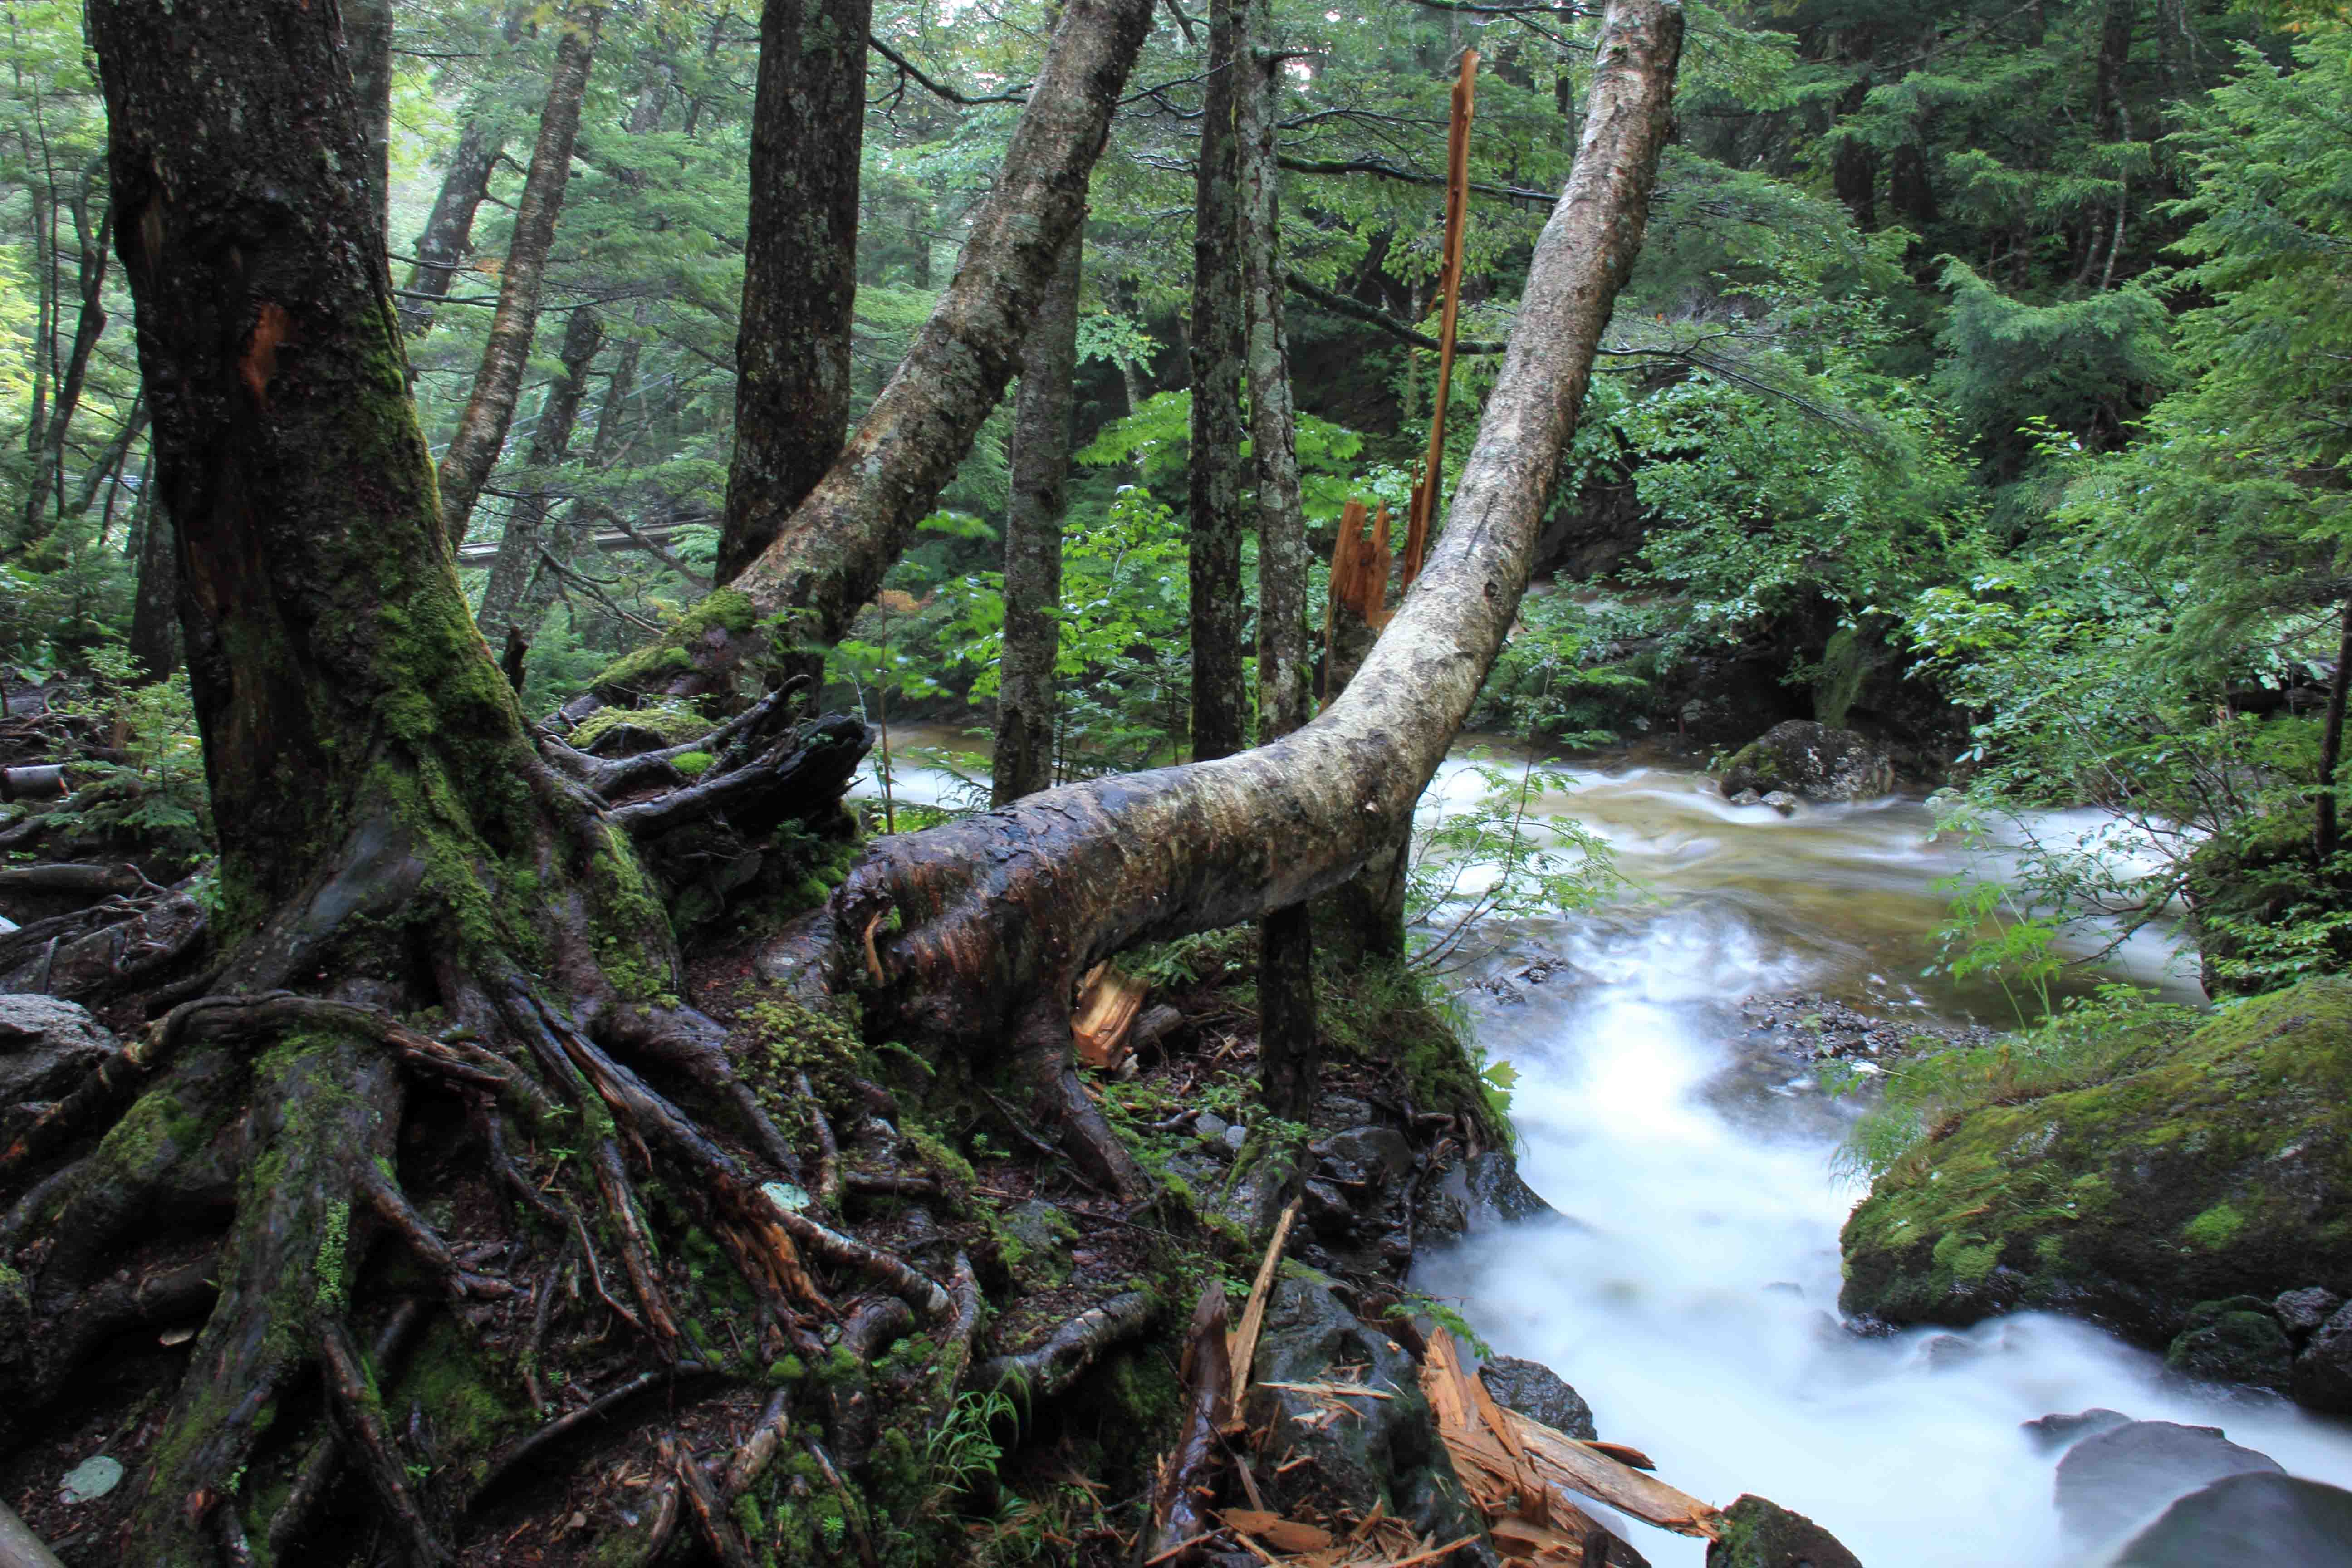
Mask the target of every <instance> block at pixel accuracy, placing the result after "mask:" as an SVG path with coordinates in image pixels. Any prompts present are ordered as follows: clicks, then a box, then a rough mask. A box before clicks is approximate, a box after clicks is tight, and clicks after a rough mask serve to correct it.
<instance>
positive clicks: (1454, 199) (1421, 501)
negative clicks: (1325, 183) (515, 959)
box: [1404, 49, 1478, 588]
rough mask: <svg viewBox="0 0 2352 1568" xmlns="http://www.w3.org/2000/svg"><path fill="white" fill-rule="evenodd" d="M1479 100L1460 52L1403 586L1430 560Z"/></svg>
mask: <svg viewBox="0 0 2352 1568" xmlns="http://www.w3.org/2000/svg"><path fill="white" fill-rule="evenodd" d="M1477 96H1478V51H1477V50H1475V49H1465V50H1463V51H1462V74H1461V75H1460V76H1459V77H1458V78H1456V79H1455V80H1454V114H1453V121H1452V124H1451V126H1450V127H1449V128H1448V131H1447V134H1446V147H1445V165H1446V167H1445V261H1444V271H1443V272H1442V273H1441V274H1440V275H1439V278H1438V292H1439V294H1440V296H1441V297H1442V298H1443V299H1444V302H1445V303H1444V315H1443V316H1441V317H1440V318H1439V324H1438V329H1437V343H1438V348H1437V401H1436V403H1435V404H1434V405H1433V406H1432V407H1431V409H1430V414H1429V456H1428V457H1427V458H1424V459H1423V462H1422V469H1421V482H1420V483H1419V484H1417V485H1415V486H1413V487H1412V509H1411V510H1410V511H1409V512H1408V513H1407V514H1406V517H1405V530H1404V585H1405V586H1406V587H1407V588H1411V587H1412V580H1413V579H1414V578H1416V577H1418V576H1420V575H1421V564H1422V563H1423V561H1425V560H1427V559H1428V558H1429V524H1430V520H1431V517H1432V514H1433V513H1434V512H1435V511H1436V510H1437V492H1438V489H1439V488H1440V480H1441V479H1442V478H1443V470H1444V463H1445V403H1446V398H1447V396H1448V395H1449V394H1451V393H1452V391H1453V390H1454V327H1455V324H1456V322H1457V321H1459V320H1460V317H1461V314H1462V233H1463V229H1464V228H1465V226H1466V225H1467V224H1468V222H1469V216H1470V114H1471V110H1472V108H1473V106H1474V105H1475V102H1476V100H1477Z"/></svg>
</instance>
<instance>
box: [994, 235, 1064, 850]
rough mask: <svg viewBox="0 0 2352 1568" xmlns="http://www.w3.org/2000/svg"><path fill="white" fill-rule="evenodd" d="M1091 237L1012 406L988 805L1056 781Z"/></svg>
mask: <svg viewBox="0 0 2352 1568" xmlns="http://www.w3.org/2000/svg"><path fill="white" fill-rule="evenodd" d="M1085 251H1086V236H1085V232H1084V230H1083V229H1082V228H1081V229H1077V230H1073V231H1072V232H1071V235H1070V238H1069V241H1068V243H1067V244H1066V246H1064V247H1063V253H1062V265H1061V268H1060V269H1059V270H1058V271H1057V272H1056V273H1055V277H1054V283H1053V287H1052V288H1051V289H1048V290H1047V292H1046V295H1045V299H1044V300H1042V301H1040V302H1039V304H1038V307H1037V319H1036V321H1035V322H1034V324H1033V325H1032V326H1031V327H1030V329H1029V342H1028V345H1027V347H1026V348H1025V350H1024V353H1023V354H1022V359H1021V391H1020V395H1018V396H1017V397H1016V398H1015V399H1014V401H1013V496H1012V500H1011V501H1010V502H1009V503H1008V504H1007V506H1006V508H1005V516H1004V653H1003V658H1002V659H1001V660H1000V661H999V662H998V665H997V687H996V746H995V750H994V752H993V753H992V758H991V761H990V768H989V772H990V784H991V789H990V793H989V804H990V805H1011V804H1012V803H1013V801H1016V800H1019V799H1020V798H1021V797H1022V796H1023V795H1034V794H1036V793H1037V792H1038V791H1039V790H1041V789H1050V788H1052V787H1053V784H1054V702H1055V683H1054V658H1055V655H1056V654H1057V653H1058V652H1059V651H1060V649H1061V645H1062V625H1061V622H1060V621H1059V620H1058V619H1056V618H1055V617H1056V615H1057V613H1058V612H1059V611H1060V609H1061V607H1062V516H1063V513H1064V512H1065V511H1066V510H1067V508H1068V497H1067V494H1066V489H1067V486H1068V483H1069V478H1070V387H1071V382H1072V380H1073V379H1074V378H1075V377H1076V374H1077V368H1078V282H1079V279H1080V277H1081V275H1082V273H1083V272H1084V270H1085Z"/></svg>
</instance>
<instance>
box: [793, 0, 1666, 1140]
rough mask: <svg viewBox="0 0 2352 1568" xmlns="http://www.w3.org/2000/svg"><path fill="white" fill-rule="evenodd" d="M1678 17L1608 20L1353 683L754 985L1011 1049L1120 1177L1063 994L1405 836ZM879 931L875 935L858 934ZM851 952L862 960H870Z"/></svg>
mask: <svg viewBox="0 0 2352 1568" xmlns="http://www.w3.org/2000/svg"><path fill="white" fill-rule="evenodd" d="M1682 28H1683V14H1682V9H1681V7H1680V6H1678V5H1672V4H1668V3H1666V0H1612V4H1611V5H1610V6H1609V9H1608V15H1607V19H1606V21H1605V22H1604V24H1603V26H1602V31H1601V39H1600V45H1599V49H1598V53H1597V58H1596V61H1595V65H1594V72H1593V79H1592V89H1591V100H1590V105H1589V112H1588V113H1587V114H1586V116H1585V118H1584V135H1583V139H1582V142H1581V143H1580V148H1579V151H1578V154H1577V158H1576V163H1575V165H1574V169H1573V171H1572V172H1571V174H1570V177H1569V184H1568V189H1567V191H1566V193H1565V194H1564V195H1562V196H1561V198H1560V201H1559V205H1558V207H1557V208H1556V209H1555V210H1554V211H1553V213H1552V216H1551V219H1550V221H1549V223H1547V224H1546V225H1545V226H1544V231H1543V234H1542V237H1540V238H1539V239H1538V241H1537V244H1536V247H1535V251H1534V254H1533V257H1532V258H1531V260H1530V263H1529V266H1528V281H1527V287H1526V289H1525V291H1524V293H1523V294H1522V296H1521V299H1520V304H1519V310H1518V315H1517V321H1516V322H1515V323H1514V325H1513V327H1512V331H1511V342H1510V348H1509V351H1508V353H1507V354H1506V355H1505V356H1504V360H1503V365H1502V369H1501V372H1500V374H1499V375H1498V377H1497V379H1496V384H1495V386H1494V389H1493V391H1492V392H1491V393H1490V394H1489V395H1488V397H1487V400H1486V415H1485V418H1484V420H1483V422H1482V424H1481V426H1480V429H1479V435H1478V440H1477V442H1476V445H1475V447H1474V448H1473V451H1472V454H1471V457H1470V459H1469V461H1468V463H1467V464H1466V465H1465V468H1464V470H1463V473H1462V476H1461V479H1460V481H1459V483H1458V484H1457V485H1456V487H1455V489H1454V501H1453V506H1452V508H1451V510H1450V514H1449V515H1450V521H1449V523H1448V526H1447V527H1446V528H1445V530H1444V533H1443V534H1442V535H1440V537H1439V539H1438V542H1437V544H1436V546H1435V548H1434V549H1433V551H1432V552H1431V555H1430V558H1429V561H1428V563H1427V564H1426V566H1425V568H1424V569H1423V573H1422V575H1421V577H1420V578H1419V579H1418V581H1417V582H1416V584H1415V585H1414V589H1413V592H1412V595H1411V597H1409V598H1408V599H1407V600H1406V601H1405V603H1404V605H1403V606H1402V608H1401V609H1400V610H1399V611H1398V613H1397V615H1396V617H1395V618H1394V619H1393V620H1391V622H1390V623H1389V625H1388V627H1387V629H1386V630H1385V631H1384V632H1383V633H1382V634H1381V640H1380V642H1379V643H1378V645H1377V646H1375V647H1374V648H1373V650H1372V652H1371V655H1370V658H1368V659H1367V660H1366V661H1365V664H1364V667H1363V669H1362V670H1361V672H1360V674H1359V676H1358V678H1357V679H1356V680H1355V681H1353V682H1352V683H1351V684H1350V685H1349V688H1348V689H1347V690H1346V691H1345V692H1344V693H1342V694H1341V695H1340V697H1339V699H1338V700H1336V701H1334V702H1333V703H1332V704H1331V705H1330V706H1329V707H1328V708H1327V709H1325V710H1324V711H1323V712H1322V713H1321V714H1320V715H1319V716H1318V718H1317V719H1316V720H1315V721H1313V722H1312V723H1310V724H1308V725H1307V726H1306V728H1304V729H1302V730H1298V731H1295V732H1293V733H1292V734H1289V735H1287V736H1285V737H1284V738H1283V739H1281V740H1279V741H1276V742H1274V743H1273V744H1271V745H1268V746H1261V747H1259V748H1257V749H1256V750H1255V751H1251V752H1243V753H1241V754H1240V755H1237V756H1232V757H1226V758H1223V759H1221V760H1218V761H1215V762H1210V763H1193V764H1192V765H1190V766H1185V767H1176V768H1163V769H1159V770H1156V771H1154V772H1150V773H1134V774H1129V775H1126V776H1124V777H1119V778H1112V779H1101V780H1095V781H1090V782H1088V783H1085V784H1068V785H1065V786H1063V787H1062V788H1060V789H1055V790H1049V791H1047V792H1045V794H1043V795H1032V796H1028V797H1026V798H1024V799H1023V800H1021V801H1018V802H1016V803H1015V804H1014V805H1012V806H1010V807H1007V808H1006V809H1004V810H1002V811H997V812H992V813H989V814H987V815H985V816H973V817H967V818H964V819H962V820H961V821H958V822H954V823H950V824H948V825H946V826H941V827H936V828H932V829H929V830H928V831H926V832H923V833H918V834H911V835H907V836H905V837H898V838H893V839H889V840H886V841H884V842H883V843H881V844H878V845H877V846H876V847H874V848H873V849H872V850H871V851H869V852H868V854H867V856H866V858H865V860H864V861H862V862H861V863H860V864H859V865H858V866H857V867H856V868H855V869H854V870H853V871H852V872H851V873H850V875H849V877H848V879H846V880H845V883H844V884H843V886H842V887H841V889H839V890H838V891H837V892H836V893H835V896H834V897H833V899H832V900H830V902H829V903H828V904H827V905H826V907H825V909H824V910H822V911H819V912H818V913H817V914H815V915H814V916H812V917H811V918H810V919H809V921H807V922H806V923H804V924H803V926H802V927H800V928H799V929H797V930H796V931H793V932H791V933H789V934H788V935H787V936H786V937H785V938H783V939H782V940H780V941H779V942H776V943H775V944H774V945H773V946H772V948H771V949H770V950H769V951H768V952H766V953H765V954H764V955H763V957H762V959H761V971H762V973H766V974H767V975H769V976H770V977H772V979H775V980H777V981H780V982H783V983H786V984H793V985H795V986H797V987H799V988H801V989H802V991H803V994H807V993H811V992H816V993H821V992H822V991H824V990H825V989H829V988H835V987H846V986H849V985H851V984H857V981H856V976H858V975H860V974H864V975H867V976H872V975H874V974H876V973H879V974H880V975H881V976H883V977H885V979H886V982H887V983H886V984H885V985H884V986H880V987H875V988H870V989H868V990H867V991H866V1019H867V1021H868V1026H869V1027H878V1028H886V1029H890V1030H893V1031H896V1033H895V1035H894V1036H893V1037H896V1038H899V1039H904V1040H909V1041H921V1042H926V1043H929V1044H931V1045H933V1046H935V1047H938V1048H941V1049H947V1048H952V1047H958V1046H960V1047H962V1048H965V1049H968V1050H988V1049H993V1048H1001V1043H1002V1042H1004V1041H1005V1040H1006V1039H1007V1038H1008V1037H1010V1040H1011V1049H1012V1050H1013V1052H1014V1053H1015V1055H1016V1058H1017V1059H1018V1061H1019V1063H1020V1064H1021V1066H1022V1067H1023V1068H1024V1070H1025V1071H1026V1072H1027V1073H1028V1074H1029V1075H1030V1080H1031V1082H1032V1084H1033V1086H1034V1094H1035V1096H1036V1099H1037V1100H1038V1102H1039V1109H1040V1110H1043V1111H1045V1112H1048V1113H1050V1114H1053V1115H1054V1116H1055V1117H1056V1118H1057V1119H1058V1120H1059V1121H1061V1122H1062V1124H1063V1125H1064V1127H1065V1128H1066V1130H1068V1131H1069V1132H1070V1133H1071V1134H1072V1135H1073V1137H1074V1138H1075V1140H1076V1143H1077V1148H1076V1150H1074V1155H1075V1157H1076V1158H1078V1159H1079V1160H1080V1161H1082V1162H1083V1163H1087V1164H1089V1165H1091V1166H1092V1167H1093V1168H1095V1169H1096V1170H1097V1171H1100V1172H1102V1173H1105V1174H1108V1175H1109V1176H1111V1177H1112V1178H1113V1179H1129V1180H1131V1179H1133V1174H1134V1173H1133V1172H1132V1168H1131V1163H1129V1162H1128V1161H1127V1160H1126V1158H1125V1156H1124V1155H1123V1154H1122V1152H1120V1151H1121V1146H1120V1145H1119V1144H1118V1141H1117V1140H1116V1138H1115V1137H1113V1136H1111V1135H1110V1133H1109V1132H1108V1129H1107V1128H1105V1127H1103V1126H1102V1119H1101V1113H1100V1111H1099V1110H1095V1109H1094V1108H1093V1106H1092V1102H1091V1100H1089V1099H1088V1098H1087V1094H1086V1092H1085V1090H1084V1089H1083V1087H1082V1086H1080V1085H1079V1084H1078V1082H1077V1080H1076V1074H1075V1072H1074V1071H1073V1070H1070V1068H1069V1067H1068V1061H1069V1055H1068V1052H1069V1046H1070V1034H1069V1012H1068V1000H1067V999H1068V997H1069V996H1070V994H1071V986H1072V984H1074V983H1075V982H1076V979H1077V978H1078V976H1079V975H1081V974H1083V973H1085V972H1086V970H1087V967H1088V966H1089V965H1091V964H1093V963H1097V962H1098V961H1099V960H1101V959H1103V958H1105V957H1108V955H1110V954H1111V953H1114V952H1118V951H1119V950H1120V949H1121V948H1123V947H1125V946H1127V945H1128V944H1129V943H1130V942H1137V941H1145V940H1153V939H1164V938H1167V937H1172V936H1176V935H1180V934H1181V933H1184V932H1187V931H1202V930H1210V929H1213V928H1216V927H1219V926H1226V925H1232V924H1234V923H1236V922H1239V921H1252V920H1258V919H1261V918H1263V917H1264V916H1265V915H1266V914H1268V913H1270V912H1271V911H1273V910H1279V909H1286V908H1288V907H1290V906H1292V905H1295V904H1297V903H1300V902H1302V901H1304V900H1307V899H1309V898H1312V897H1314V896H1315V895H1316V894H1317V893H1318V892H1320V891H1322V890H1324V889H1328V888H1331V887H1335V886H1337V885H1338V884H1339V883H1340V882H1342V881H1344V880H1346V879H1348V878H1349V877H1350V876H1352V875H1354V874H1355V872H1356V871H1357V869H1358V868H1360V866H1361V865H1362V864H1363V861H1364V858H1365V856H1366V855H1367V854H1368V853H1369V852H1370V848H1371V847H1373V846H1375V845H1378V844H1381V843H1383V842H1385V841H1387V840H1388V839H1389V838H1390V837H1391V836H1392V835H1393V834H1394V833H1395V832H1396V831H1397V830H1399V829H1400V828H1401V827H1402V826H1404V825H1405V824H1407V823H1408V822H1410V820H1411V818H1412V810H1413V805H1414V803H1415V802H1416V801H1417V800H1418V799H1419V798H1420V796H1421V793H1422V791H1423V788H1424V787H1425V786H1426V785H1427V784H1428V782H1429V780H1430V778H1431V776H1432V775H1433V773H1435V772H1436V770H1437V766H1438V764H1439V763H1441V762H1442V761H1443V760H1444V756H1445V752H1446V749H1447V747H1448V746H1450V745H1451V744H1452V743H1453V741H1454V736H1455V735H1456V734H1457V733H1459V731H1460V729H1461V726H1462V723H1463V721H1464V720H1465V717H1466V716H1467V715H1468V713H1469V711H1470V708H1471V705H1472V703H1473V702H1474V701H1475V700H1476V697H1477V693H1478V689H1479V687H1480V685H1481V683H1483V682H1484V680H1485V679H1486V673H1487V671H1488V669H1489V668H1492V666H1493V663H1494V660H1495V658H1496V655H1497V654H1498V653H1499V652H1500V651H1501V649H1502V646H1503V641H1504V638H1505V637H1506V636H1507V633H1508V632H1509V629H1510V626H1511V622H1512V620H1513V618H1514V617H1515V616H1517V613H1518V605H1519V599H1520V595H1522V594H1524V593H1525V592H1526V589H1527V585H1528V578H1529V576H1530V574H1532V572H1533V570H1534V564H1535V551H1536V543H1537V540H1538V535H1539V533H1540V531H1541V526H1542V520H1543V517H1544V513H1545V511H1546V510H1547V508H1548V507H1549V503H1550V500H1551V497H1552V494H1553V490H1554V488H1555V486H1556V484H1557V482H1558V479H1559V472H1560V465H1561V458H1562V455H1563V454H1564V453H1565V452H1566V451H1567V449H1568V446H1569V442H1570V437H1572V436H1573V435H1574V433H1575V428H1576V420H1577V413H1578V410H1579V408H1580V405H1581V404H1582V401H1583V397H1584V393H1585V389H1586V387H1587V385H1588V384H1589V383H1590V381H1591V373H1592V361H1593V355H1594V351H1595V348H1596V346H1597V345H1598V343H1599V342H1600V338H1601V331H1603V329H1604V328H1605V326H1606V325H1607V322H1608V320H1609V313H1610V310H1611V308H1612V305H1613V304H1614V303H1615V300H1616V297H1617V292H1618V290H1619V289H1621V288H1622V286H1623V284H1624V281H1625V279H1626V278H1627V276H1628V275H1629V274H1630V273H1631V271H1632V270H1633V260H1634V258H1635V256H1636V255H1637V254H1638V252H1639V250H1640V248H1641V242H1642V233H1643V227H1644V226H1645V224H1646V221H1647V218H1648V212H1649V198H1650V192H1651V188H1652V185H1653V183H1654V178H1655V175H1656V172H1657V160H1658V153H1659V149H1660V148H1661V147H1662V146H1663V145H1664V142H1665V139H1666V135H1667V132H1668V130H1669V128H1670V125H1671V122H1672V103H1673V93H1674V79H1675V64H1676V60H1677V58H1678V56H1679V53H1680V49H1681V42H1682ZM886 920H887V931H888V932H889V933H890V934H887V936H885V935H877V936H875V937H874V945H873V946H872V947H871V948H870V949H869V948H867V947H866V946H865V944H864V941H863V939H864V937H865V936H866V934H867V933H876V932H878V931H883V930H885V929H886V928H885V921H886ZM868 952H870V953H871V955H872V956H871V958H870V960H869V959H868V958H867V956H866V954H867V953H868Z"/></svg>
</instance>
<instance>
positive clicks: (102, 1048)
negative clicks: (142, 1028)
mask: <svg viewBox="0 0 2352 1568" xmlns="http://www.w3.org/2000/svg"><path fill="white" fill-rule="evenodd" d="M121 1051H122V1047H121V1045H119V1044H117V1043H116V1041H115V1038H114V1037H113V1035H112V1034H110V1033H109V1032H108V1031H107V1030H106V1029H105V1028H104V1027H102V1026H100V1024H99V1022H98V1020H97V1019H95V1018H93V1017H91V1016H89V1009H88V1008H87V1007H81V1006H78V1005H75V1004H74V1003H71V1002H67V1001H62V1000H60V999H59V998H58V997H55V996H44V995H41V994H37V993H35V992H14V993H9V994H0V1105H18V1104H23V1103H25V1102H26V1101H28V1100H29V1101H39V1100H58V1099H61V1098H63V1097H64V1095H65V1094H66V1093H67V1092H68V1090H70V1089H72V1088H73V1087H74V1086H75V1085H76V1084H78V1083H79V1082H80V1081H81V1080H82V1079H84V1078H86V1077H87V1076H89V1073H90V1072H91V1071H92V1070H94V1069H95V1068H98V1067H99V1066H100V1065H101V1064H103V1063H105V1062H107V1061H109V1060H110V1059H111V1058H114V1057H117V1056H119V1055H121Z"/></svg>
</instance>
